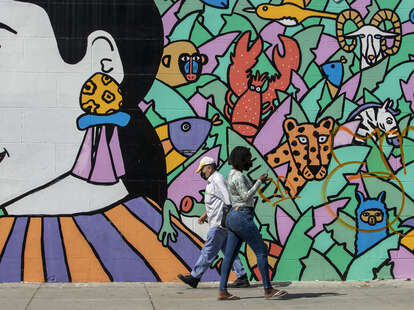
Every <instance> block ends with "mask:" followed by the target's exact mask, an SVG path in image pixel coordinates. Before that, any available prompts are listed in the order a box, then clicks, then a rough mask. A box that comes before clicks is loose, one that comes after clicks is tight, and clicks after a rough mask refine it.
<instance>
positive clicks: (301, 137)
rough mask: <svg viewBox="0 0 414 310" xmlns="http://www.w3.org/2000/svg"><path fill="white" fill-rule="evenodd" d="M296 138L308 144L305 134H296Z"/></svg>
mask: <svg viewBox="0 0 414 310" xmlns="http://www.w3.org/2000/svg"><path fill="white" fill-rule="evenodd" d="M298 140H299V142H300V143H302V144H308V138H307V137H306V136H298Z"/></svg>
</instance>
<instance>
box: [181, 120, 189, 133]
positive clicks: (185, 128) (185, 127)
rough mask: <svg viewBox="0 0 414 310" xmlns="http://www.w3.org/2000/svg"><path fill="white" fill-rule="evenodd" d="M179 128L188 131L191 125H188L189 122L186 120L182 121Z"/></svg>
mask: <svg viewBox="0 0 414 310" xmlns="http://www.w3.org/2000/svg"><path fill="white" fill-rule="evenodd" d="M181 129H182V130H183V131H189V130H190V129H191V125H190V123H188V122H185V123H182V125H181Z"/></svg>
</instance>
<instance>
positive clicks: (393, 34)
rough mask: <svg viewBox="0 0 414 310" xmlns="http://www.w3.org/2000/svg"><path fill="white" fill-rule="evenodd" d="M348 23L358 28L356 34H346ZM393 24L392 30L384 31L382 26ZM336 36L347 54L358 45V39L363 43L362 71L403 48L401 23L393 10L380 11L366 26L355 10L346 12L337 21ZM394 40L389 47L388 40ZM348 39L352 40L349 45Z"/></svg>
mask: <svg viewBox="0 0 414 310" xmlns="http://www.w3.org/2000/svg"><path fill="white" fill-rule="evenodd" d="M347 21H352V22H354V23H355V25H356V26H357V27H358V29H357V30H356V31H354V32H351V33H348V34H344V27H345V24H346V22H347ZM386 21H389V22H391V24H392V29H390V31H383V30H381V29H380V26H381V24H383V23H384V24H385V22H386ZM336 34H337V39H338V42H339V45H340V46H341V48H342V49H343V50H344V51H346V52H352V51H353V50H354V49H355V47H356V45H357V38H359V39H360V42H361V69H364V68H368V67H372V66H374V65H376V64H377V63H378V62H379V61H380V60H382V59H383V58H384V57H386V56H388V55H394V54H396V53H397V52H398V50H399V49H400V46H401V38H402V36H401V21H400V18H399V17H398V15H397V14H395V13H394V12H393V11H391V10H380V11H378V12H377V13H376V14H375V15H374V16H373V17H372V19H371V22H370V23H369V24H368V25H366V24H365V23H364V20H363V19H362V17H361V14H359V12H357V11H355V10H345V11H343V12H342V13H341V14H339V16H338V18H337V20H336ZM390 38H394V44H393V45H392V46H391V47H388V45H387V39H390ZM346 39H352V42H351V43H350V44H348V42H347V41H346Z"/></svg>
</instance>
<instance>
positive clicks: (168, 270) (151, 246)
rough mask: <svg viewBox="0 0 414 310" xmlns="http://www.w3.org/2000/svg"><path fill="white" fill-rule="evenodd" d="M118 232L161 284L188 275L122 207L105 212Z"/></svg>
mask: <svg viewBox="0 0 414 310" xmlns="http://www.w3.org/2000/svg"><path fill="white" fill-rule="evenodd" d="M105 215H106V216H107V217H108V218H109V219H110V220H111V222H112V223H113V224H114V225H115V226H116V227H117V229H118V230H119V232H120V233H121V234H122V235H123V236H124V237H125V239H126V240H128V242H129V243H130V244H131V245H132V246H133V247H134V248H135V249H137V251H138V252H139V253H141V255H142V256H143V257H145V259H146V260H147V262H148V263H149V264H150V265H151V267H152V268H153V269H154V270H155V272H156V273H157V274H158V276H159V277H160V279H161V281H163V282H171V281H177V274H179V273H184V274H186V273H188V271H189V270H188V269H187V268H186V267H185V266H184V265H183V263H181V262H180V260H179V259H178V258H177V257H176V256H175V255H174V254H173V253H172V252H171V251H170V250H169V249H168V248H166V247H164V246H163V245H162V243H160V241H158V239H157V235H156V234H155V233H154V232H152V231H151V230H150V229H149V228H148V227H147V226H145V225H144V224H143V223H142V222H141V221H139V220H138V219H137V218H135V217H134V216H133V215H132V214H131V213H130V212H129V211H128V210H127V209H126V208H125V207H124V206H123V205H119V206H117V207H116V208H112V209H111V210H109V211H107V212H105Z"/></svg>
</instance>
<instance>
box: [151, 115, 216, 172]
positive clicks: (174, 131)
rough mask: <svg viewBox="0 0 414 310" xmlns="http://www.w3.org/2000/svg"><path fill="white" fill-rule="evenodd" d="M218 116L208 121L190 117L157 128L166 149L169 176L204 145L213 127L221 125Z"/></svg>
mask: <svg viewBox="0 0 414 310" xmlns="http://www.w3.org/2000/svg"><path fill="white" fill-rule="evenodd" d="M220 123H221V121H220V120H218V115H215V116H214V117H213V119H212V120H211V121H210V120H206V119H202V118H197V117H188V118H183V119H179V120H175V121H172V122H169V123H166V124H163V125H160V126H158V127H156V128H155V131H156V132H157V134H158V137H159V139H160V141H161V143H162V146H163V148H164V154H165V159H166V166H167V174H168V173H170V172H171V171H173V170H174V169H175V168H177V167H178V166H179V165H181V164H182V163H183V162H184V161H185V160H186V159H187V158H188V157H190V156H191V155H193V154H194V153H195V152H197V150H198V149H199V148H200V147H201V146H202V145H203V143H204V142H205V140H206V139H207V136H208V134H209V132H210V129H211V125H212V124H213V125H219V124H220Z"/></svg>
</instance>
